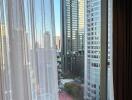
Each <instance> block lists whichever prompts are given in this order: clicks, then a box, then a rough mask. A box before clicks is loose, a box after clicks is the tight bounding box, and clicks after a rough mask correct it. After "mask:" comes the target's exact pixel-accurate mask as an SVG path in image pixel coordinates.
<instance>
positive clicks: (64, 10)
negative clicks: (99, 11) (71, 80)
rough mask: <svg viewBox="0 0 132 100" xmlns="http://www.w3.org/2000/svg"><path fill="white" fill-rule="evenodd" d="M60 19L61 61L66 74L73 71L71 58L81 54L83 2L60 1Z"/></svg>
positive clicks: (75, 0)
mask: <svg viewBox="0 0 132 100" xmlns="http://www.w3.org/2000/svg"><path fill="white" fill-rule="evenodd" d="M61 18H62V19H61V29H62V30H61V31H62V55H63V57H62V60H63V68H64V71H65V72H67V71H72V70H73V69H74V68H73V66H75V65H74V64H73V63H72V62H74V59H73V56H74V57H75V55H77V54H78V52H80V53H82V52H83V45H84V43H83V40H84V39H83V36H84V0H61ZM75 63H76V62H75ZM82 63H83V62H82Z"/></svg>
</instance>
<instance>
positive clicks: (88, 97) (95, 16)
mask: <svg viewBox="0 0 132 100" xmlns="http://www.w3.org/2000/svg"><path fill="white" fill-rule="evenodd" d="M100 36H101V0H85V79H84V80H85V85H84V99H85V100H99V98H100V96H99V94H100V93H99V88H100V50H101V48H100V47H101V43H100Z"/></svg>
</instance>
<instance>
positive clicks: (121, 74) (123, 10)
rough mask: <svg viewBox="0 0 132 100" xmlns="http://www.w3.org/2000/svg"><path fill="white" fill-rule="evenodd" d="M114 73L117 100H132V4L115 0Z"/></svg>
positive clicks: (125, 0)
mask: <svg viewBox="0 0 132 100" xmlns="http://www.w3.org/2000/svg"><path fill="white" fill-rule="evenodd" d="M113 73H114V75H113V76H114V77H113V78H114V97H115V100H131V99H132V2H131V0H113Z"/></svg>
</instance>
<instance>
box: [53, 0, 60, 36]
mask: <svg viewBox="0 0 132 100" xmlns="http://www.w3.org/2000/svg"><path fill="white" fill-rule="evenodd" d="M54 9H55V27H56V35H57V36H58V35H59V36H60V0H54Z"/></svg>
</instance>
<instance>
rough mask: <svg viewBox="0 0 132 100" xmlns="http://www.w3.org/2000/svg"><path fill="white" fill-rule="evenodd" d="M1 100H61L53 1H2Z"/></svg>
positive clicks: (0, 29) (0, 12) (0, 34)
mask: <svg viewBox="0 0 132 100" xmlns="http://www.w3.org/2000/svg"><path fill="white" fill-rule="evenodd" d="M0 91H1V92H0V100H58V95H57V92H58V82H57V65H56V50H55V28H54V7H53V0H0Z"/></svg>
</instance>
